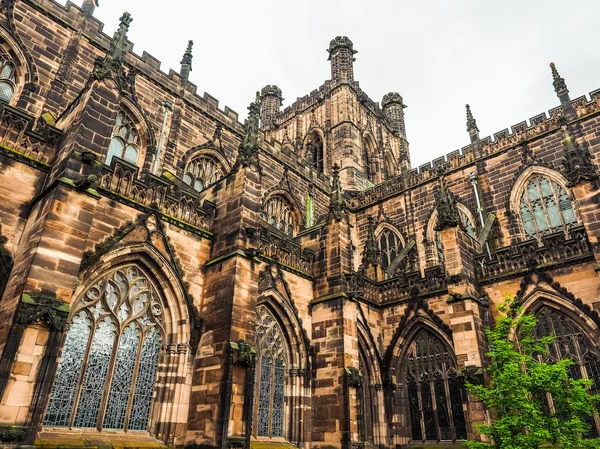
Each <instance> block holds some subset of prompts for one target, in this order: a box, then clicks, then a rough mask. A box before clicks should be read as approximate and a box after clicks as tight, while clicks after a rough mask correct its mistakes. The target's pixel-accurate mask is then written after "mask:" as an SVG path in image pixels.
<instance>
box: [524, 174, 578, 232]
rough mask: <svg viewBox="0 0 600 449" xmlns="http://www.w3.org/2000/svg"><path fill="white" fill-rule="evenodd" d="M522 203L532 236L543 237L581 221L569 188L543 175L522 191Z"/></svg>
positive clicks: (534, 179)
mask: <svg viewBox="0 0 600 449" xmlns="http://www.w3.org/2000/svg"><path fill="white" fill-rule="evenodd" d="M519 207H520V209H521V223H522V224H523V229H524V231H525V236H526V237H527V238H528V239H531V238H536V239H538V240H540V239H541V238H542V236H544V235H546V234H551V233H553V232H557V231H564V232H567V231H568V230H569V228H570V227H571V226H572V225H573V224H574V223H576V221H577V219H576V218H575V212H574V210H573V205H572V204H571V200H570V198H569V195H568V194H567V192H566V191H565V190H564V189H563V188H562V187H561V186H560V185H559V184H558V183H556V182H554V181H551V180H549V179H547V178H545V177H543V176H534V177H533V178H531V180H530V181H529V183H528V184H527V186H526V188H525V190H524V192H523V194H522V195H521V201H520V206H519Z"/></svg>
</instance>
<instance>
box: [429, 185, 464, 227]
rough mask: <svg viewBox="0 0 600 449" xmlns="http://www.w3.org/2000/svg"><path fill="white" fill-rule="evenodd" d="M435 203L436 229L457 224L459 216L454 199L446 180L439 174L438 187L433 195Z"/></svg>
mask: <svg viewBox="0 0 600 449" xmlns="http://www.w3.org/2000/svg"><path fill="white" fill-rule="evenodd" d="M435 204H436V207H437V213H438V216H437V225H436V227H435V230H436V231H441V230H443V229H446V228H451V227H454V226H458V223H459V216H458V209H457V208H456V200H455V199H454V198H453V197H452V193H451V192H450V189H448V185H447V184H446V181H445V180H444V178H443V177H441V176H440V187H439V189H438V192H437V194H436V195H435Z"/></svg>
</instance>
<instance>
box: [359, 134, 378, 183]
mask: <svg viewBox="0 0 600 449" xmlns="http://www.w3.org/2000/svg"><path fill="white" fill-rule="evenodd" d="M362 144H363V160H364V167H365V171H364V174H365V178H366V179H368V180H369V181H371V182H373V183H375V184H376V183H378V181H379V179H377V178H378V176H377V174H378V165H379V164H378V161H377V143H376V141H375V138H374V137H373V134H371V132H370V131H365V132H364V133H363V135H362Z"/></svg>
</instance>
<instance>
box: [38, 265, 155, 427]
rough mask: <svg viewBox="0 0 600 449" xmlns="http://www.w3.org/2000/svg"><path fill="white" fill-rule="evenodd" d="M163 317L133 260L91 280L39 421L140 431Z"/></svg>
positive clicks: (150, 392) (146, 417)
mask: <svg viewBox="0 0 600 449" xmlns="http://www.w3.org/2000/svg"><path fill="white" fill-rule="evenodd" d="M163 320H164V318H163V307H162V305H161V302H160V300H159V298H158V296H157V294H156V290H155V289H154V287H153V285H152V283H151V282H150V280H149V279H148V278H147V277H146V276H145V275H144V274H143V273H142V272H141V271H140V270H139V268H137V267H136V266H135V265H129V266H123V267H121V268H118V269H115V270H113V271H111V272H110V273H108V274H107V275H105V276H103V277H102V278H101V279H100V280H98V281H97V282H96V283H95V284H93V285H92V286H91V287H90V288H89V289H88V290H87V292H85V294H84V295H83V299H82V300H81V301H80V302H79V304H78V305H77V307H76V308H75V311H74V315H73V318H72V319H71V322H70V325H69V331H68V332H67V338H66V341H65V344H64V347H63V351H62V355H61V358H60V361H59V364H58V369H57V372H56V377H55V380H54V386H53V389H52V393H51V396H50V403H49V405H48V409H47V411H46V417H45V420H44V425H46V426H51V427H79V428H97V429H103V428H104V429H116V430H123V429H125V430H147V429H148V423H149V418H150V407H151V404H152V396H153V392H154V383H155V377H156V368H157V363H158V358H159V352H160V348H161V344H162V340H163V338H162V335H163Z"/></svg>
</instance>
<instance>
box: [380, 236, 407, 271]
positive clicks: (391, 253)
mask: <svg viewBox="0 0 600 449" xmlns="http://www.w3.org/2000/svg"><path fill="white" fill-rule="evenodd" d="M379 250H380V251H381V268H382V269H384V270H386V269H387V267H389V266H390V265H391V263H392V262H393V261H394V259H395V258H396V256H398V254H400V251H402V242H401V241H400V239H399V238H398V236H397V235H396V233H395V232H394V231H392V230H391V229H389V228H383V230H382V231H381V234H380V235H379Z"/></svg>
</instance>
